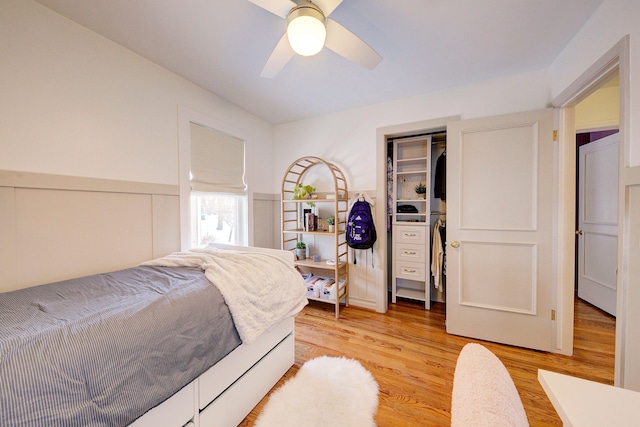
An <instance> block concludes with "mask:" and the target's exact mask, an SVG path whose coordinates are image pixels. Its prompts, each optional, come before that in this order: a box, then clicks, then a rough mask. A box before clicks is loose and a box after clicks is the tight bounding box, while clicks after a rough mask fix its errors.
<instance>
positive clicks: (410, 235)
mask: <svg viewBox="0 0 640 427" xmlns="http://www.w3.org/2000/svg"><path fill="white" fill-rule="evenodd" d="M416 236H417V234H416V233H404V237H416Z"/></svg>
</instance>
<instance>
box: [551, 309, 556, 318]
mask: <svg viewBox="0 0 640 427" xmlns="http://www.w3.org/2000/svg"><path fill="white" fill-rule="evenodd" d="M551 320H556V311H555V310H551Z"/></svg>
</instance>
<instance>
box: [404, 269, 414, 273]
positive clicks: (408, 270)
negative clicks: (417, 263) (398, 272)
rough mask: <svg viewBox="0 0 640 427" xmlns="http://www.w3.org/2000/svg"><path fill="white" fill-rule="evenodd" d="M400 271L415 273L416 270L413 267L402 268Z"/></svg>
mask: <svg viewBox="0 0 640 427" xmlns="http://www.w3.org/2000/svg"><path fill="white" fill-rule="evenodd" d="M402 271H404V272H405V273H415V272H416V271H417V270H415V269H413V268H403V269H402Z"/></svg>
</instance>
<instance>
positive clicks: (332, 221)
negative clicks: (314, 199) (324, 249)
mask: <svg viewBox="0 0 640 427" xmlns="http://www.w3.org/2000/svg"><path fill="white" fill-rule="evenodd" d="M327 225H328V226H329V233H333V232H334V231H335V226H336V217H335V216H334V215H329V217H328V218H327Z"/></svg>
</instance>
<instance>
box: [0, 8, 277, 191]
mask: <svg viewBox="0 0 640 427" xmlns="http://www.w3.org/2000/svg"><path fill="white" fill-rule="evenodd" d="M0 58H1V63H2V66H0V93H1V94H2V96H0V120H1V121H2V126H0V153H2V155H0V169H7V170H17V171H29V172H42V173H50V174H62V175H73V176H81V177H94V178H108V179H118V180H128V181H139V182H149V183H161V184H173V185H177V184H178V120H177V117H178V105H182V106H185V107H187V108H190V109H192V110H195V111H198V112H200V113H202V114H204V115H207V116H210V117H212V118H214V119H215V120H217V121H219V122H223V123H226V124H228V125H229V126H231V127H234V128H236V129H240V130H241V131H242V132H243V133H244V134H245V135H249V138H248V139H249V141H248V145H247V152H248V161H247V172H248V174H247V183H248V185H249V186H250V190H251V191H255V192H271V191H272V189H273V185H274V184H273V179H274V175H277V174H274V173H273V169H272V167H271V162H269V161H265V159H271V158H272V155H273V151H272V142H273V141H272V138H273V134H272V126H271V125H270V124H268V123H267V122H265V121H264V120H262V119H259V118H257V117H255V116H253V115H251V114H249V113H247V112H246V111H244V110H242V109H240V108H238V107H236V106H234V105H232V104H230V103H229V102H227V101H225V100H223V99H221V98H220V97H218V96H216V95H214V94H212V93H210V92H207V91H206V90H204V89H202V88H200V87H198V86H196V85H194V84H192V83H190V82H188V81H187V80H185V79H182V78H180V77H178V76H177V75H175V74H172V73H170V72H168V71H167V70H165V69H163V68H161V67H159V66H157V65H155V64H152V63H151V62H149V61H147V60H146V59H143V58H142V57H140V56H138V55H137V54H134V53H132V52H131V51H129V50H127V49H124V48H123V47H121V46H119V45H117V44H115V43H113V42H111V41H109V40H107V39H105V38H103V37H101V36H99V35H97V34H95V33H93V32H91V31H89V30H87V29H85V28H84V27H81V26H80V25H78V24H76V23H74V22H72V21H70V20H68V19H66V18H63V17H62V16H60V15H58V14H57V13H55V12H52V11H51V10H49V9H47V8H45V7H43V6H41V5H39V4H37V3H34V2H32V1H29V0H3V1H2V2H1V3H0Z"/></svg>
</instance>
